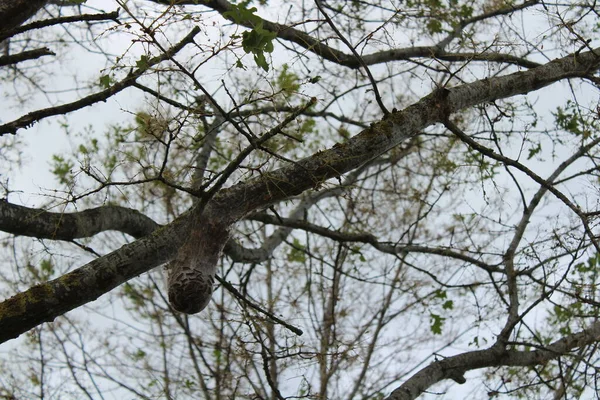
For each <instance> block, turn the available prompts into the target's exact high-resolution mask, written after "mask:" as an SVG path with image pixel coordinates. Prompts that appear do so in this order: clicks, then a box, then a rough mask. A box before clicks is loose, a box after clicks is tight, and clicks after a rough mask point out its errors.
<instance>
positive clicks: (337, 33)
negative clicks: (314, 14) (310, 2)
mask: <svg viewBox="0 0 600 400" xmlns="http://www.w3.org/2000/svg"><path fill="white" fill-rule="evenodd" d="M315 4H316V5H317V8H318V9H319V11H320V12H321V14H323V17H324V18H325V21H327V23H328V24H329V26H330V27H331V29H333V31H334V32H335V34H336V35H337V36H338V38H339V39H340V40H341V41H342V42H343V43H344V44H345V45H346V46H347V47H348V49H350V51H351V52H352V55H353V56H354V58H356V60H357V61H358V63H359V64H360V66H361V67H363V69H364V70H365V72H366V73H367V77H368V78H369V82H371V86H372V87H373V92H374V93H375V100H376V101H377V104H378V105H379V108H381V111H383V114H384V115H387V114H389V113H390V112H389V111H388V109H387V108H386V107H385V105H384V104H383V100H382V99H381V94H379V89H378V88H377V82H375V78H373V74H371V70H370V69H369V67H368V66H367V64H366V63H365V61H364V60H363V59H362V57H361V56H360V54H358V53H357V52H356V49H355V48H354V46H352V43H350V42H349V41H348V39H346V37H345V36H344V35H342V32H340V30H339V29H338V28H337V27H336V26H335V24H334V23H333V20H332V19H331V18H330V17H329V15H327V13H326V12H325V10H324V9H323V5H322V4H321V0H315Z"/></svg>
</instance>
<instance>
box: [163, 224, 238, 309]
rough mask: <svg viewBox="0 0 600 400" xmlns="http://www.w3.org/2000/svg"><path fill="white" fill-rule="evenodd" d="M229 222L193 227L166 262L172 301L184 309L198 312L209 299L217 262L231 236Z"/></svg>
mask: <svg viewBox="0 0 600 400" xmlns="http://www.w3.org/2000/svg"><path fill="white" fill-rule="evenodd" d="M228 228H229V226H227V225H224V224H222V223H218V222H217V223H215V222H211V221H207V218H206V217H203V218H201V221H200V222H199V223H197V224H196V225H195V226H193V227H192V229H191V231H190V235H189V237H188V238H187V240H186V241H185V243H184V244H183V246H181V248H180V249H179V251H178V252H177V255H176V256H175V258H174V259H173V261H171V262H170V263H169V265H168V266H167V273H168V278H167V281H168V286H169V302H170V303H171V306H172V307H173V308H174V309H175V310H177V311H179V312H182V313H186V314H195V313H198V312H200V311H202V310H204V309H205V308H206V306H207V305H208V303H209V302H210V299H211V296H212V292H213V285H214V282H215V274H216V272H217V263H218V262H219V257H220V255H221V251H222V250H223V247H224V246H225V243H226V242H227V240H228V239H229V230H228Z"/></svg>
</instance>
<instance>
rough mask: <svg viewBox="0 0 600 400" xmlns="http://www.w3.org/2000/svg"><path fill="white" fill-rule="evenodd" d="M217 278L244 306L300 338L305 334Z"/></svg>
mask: <svg viewBox="0 0 600 400" xmlns="http://www.w3.org/2000/svg"><path fill="white" fill-rule="evenodd" d="M216 278H217V280H218V281H219V283H220V284H221V285H223V287H224V288H225V289H227V290H228V291H229V292H230V293H231V294H232V295H233V296H234V297H235V298H237V299H238V300H240V301H241V302H243V303H244V304H246V305H248V306H249V307H250V308H253V309H255V310H256V311H258V312H259V313H261V314H264V315H266V316H267V317H268V318H269V319H271V320H273V321H274V322H276V323H278V324H279V325H281V326H283V327H284V328H286V329H288V330H290V331H291V332H293V333H295V334H296V335H298V336H302V335H303V334H304V332H303V331H302V329H300V328H297V327H295V326H293V325H290V324H288V323H287V322H285V321H284V320H282V319H281V318H279V317H277V316H276V315H275V314H273V313H270V312H269V311H267V310H265V309H264V308H262V307H261V306H259V305H258V304H255V303H254V302H253V301H250V300H249V299H248V298H247V297H246V296H244V295H243V294H241V293H240V291H239V290H237V289H236V288H235V287H234V286H233V285H232V284H231V283H229V282H227V281H226V280H225V279H223V278H221V277H220V276H218V275H217V276H216Z"/></svg>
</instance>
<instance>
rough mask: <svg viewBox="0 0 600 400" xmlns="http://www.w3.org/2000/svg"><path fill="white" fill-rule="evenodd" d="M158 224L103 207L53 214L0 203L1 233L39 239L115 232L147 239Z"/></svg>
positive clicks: (130, 212)
mask: <svg viewBox="0 0 600 400" xmlns="http://www.w3.org/2000/svg"><path fill="white" fill-rule="evenodd" d="M159 227H160V225H159V224H157V223H156V222H154V221H153V220H152V219H150V218H148V217H147V216H145V215H144V214H142V213H140V212H139V211H137V210H133V209H130V208H124V207H119V206H103V207H97V208H92V209H89V210H85V211H81V212H74V213H53V212H48V211H44V210H40V209H37V208H29V207H24V206H19V205H16V204H11V203H9V202H7V201H0V230H1V231H4V232H8V233H12V234H14V235H24V236H31V237H36V238H40V239H53V240H73V239H79V238H84V237H91V236H94V235H95V234H97V233H100V232H104V231H109V230H114V231H119V232H123V233H126V234H128V235H131V236H133V237H134V238H136V239H137V238H140V237H143V236H147V235H149V234H150V233H152V232H154V231H155V230H156V229H158V228H159Z"/></svg>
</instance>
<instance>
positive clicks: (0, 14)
mask: <svg viewBox="0 0 600 400" xmlns="http://www.w3.org/2000/svg"><path fill="white" fill-rule="evenodd" d="M46 3H47V1H46V0H0V21H2V24H1V25H0V32H3V31H7V30H10V29H13V28H16V27H17V26H19V25H21V24H22V23H23V22H25V21H27V20H28V19H29V18H31V17H33V16H34V15H35V13H36V12H38V10H39V9H40V8H42V7H43V6H44V5H45V4H46Z"/></svg>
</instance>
